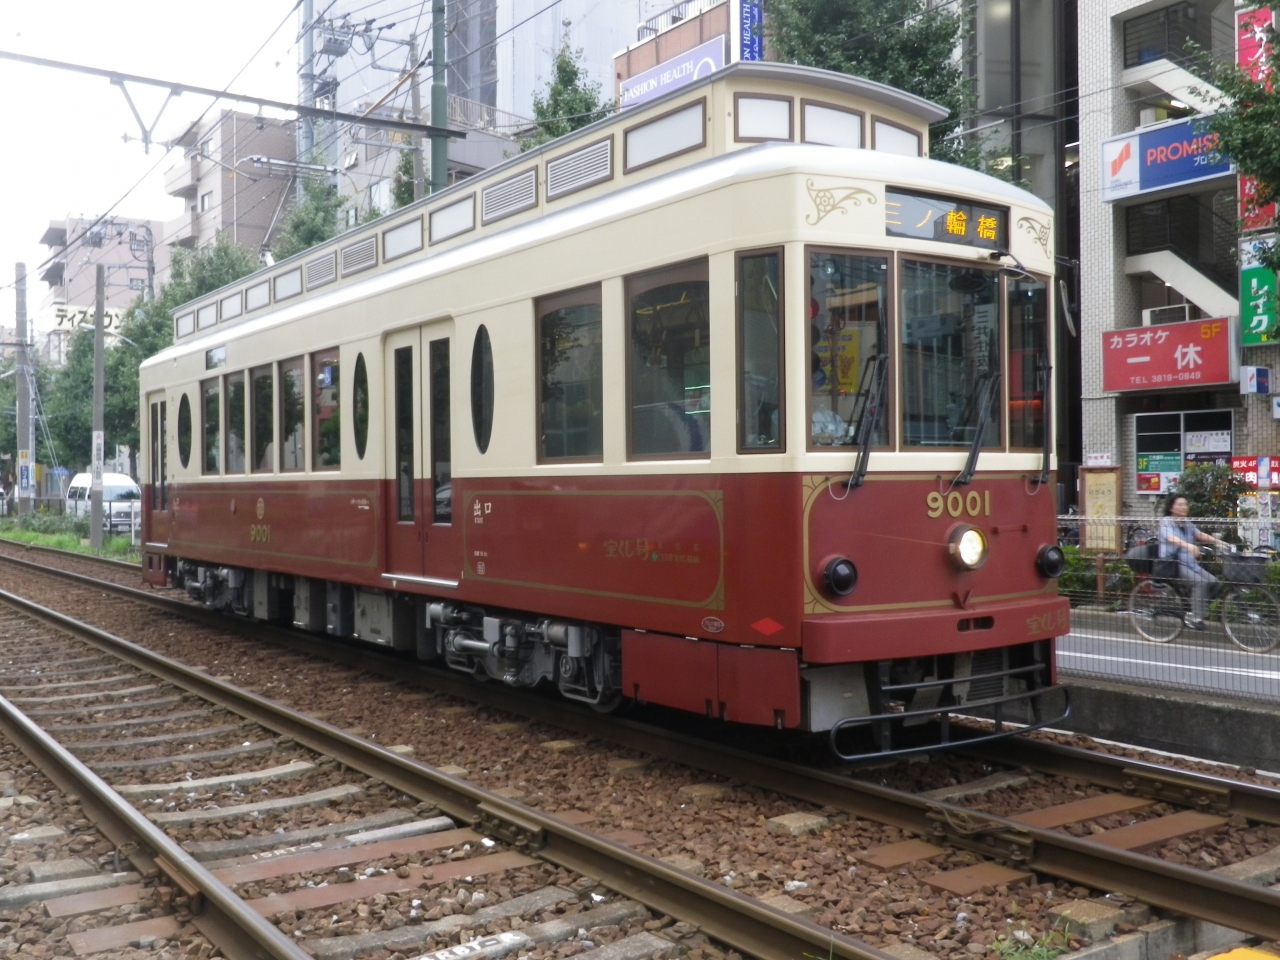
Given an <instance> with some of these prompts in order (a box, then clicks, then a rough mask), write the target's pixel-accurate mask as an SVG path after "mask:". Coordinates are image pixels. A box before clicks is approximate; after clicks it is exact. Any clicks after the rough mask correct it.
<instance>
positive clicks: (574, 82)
mask: <svg viewBox="0 0 1280 960" xmlns="http://www.w3.org/2000/svg"><path fill="white" fill-rule="evenodd" d="M569 26H570V23H569V21H568V20H566V21H564V28H565V39H564V42H563V43H561V45H560V49H559V50H558V51H557V52H556V56H555V60H553V61H552V64H551V69H552V73H553V77H552V79H551V80H548V81H547V89H546V92H545V93H535V94H534V95H533V116H534V119H535V120H537V122H538V127H537V131H536V132H535V133H533V134H531V135H529V136H527V137H523V138H521V140H520V149H521V150H522V151H523V150H532V149H533V148H534V147H538V146H541V145H542V144H544V143H546V142H548V141H549V140H554V139H556V138H557V137H563V136H564V135H565V134H566V133H572V132H573V131H574V130H577V129H579V128H581V127H585V126H587V125H588V124H590V123H595V122H596V121H597V120H599V119H601V118H602V117H607V116H608V115H609V114H611V113H613V109H614V106H613V102H612V101H602V100H601V99H600V84H598V83H591V82H589V81H587V80H586V79H585V77H584V76H583V67H582V58H583V57H582V51H581V50H572V49H570V47H569V35H568V31H569Z"/></svg>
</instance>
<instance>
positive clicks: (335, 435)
mask: <svg viewBox="0 0 1280 960" xmlns="http://www.w3.org/2000/svg"><path fill="white" fill-rule="evenodd" d="M311 384H312V393H311V436H312V438H313V439H312V443H313V444H314V445H315V450H314V451H313V454H312V467H313V469H316V470H337V469H338V468H339V467H341V466H342V421H341V418H340V411H341V406H340V405H339V402H338V401H339V394H338V389H339V386H340V385H341V377H340V376H339V364H338V351H337V350H336V349H334V350H325V351H324V352H323V353H317V354H313V355H312V357H311Z"/></svg>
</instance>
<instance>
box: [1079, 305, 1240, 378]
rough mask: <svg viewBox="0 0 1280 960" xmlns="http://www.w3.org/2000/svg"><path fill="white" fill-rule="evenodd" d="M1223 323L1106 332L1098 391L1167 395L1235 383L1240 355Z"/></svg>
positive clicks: (1194, 322) (1229, 327)
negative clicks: (1183, 389)
mask: <svg viewBox="0 0 1280 960" xmlns="http://www.w3.org/2000/svg"><path fill="white" fill-rule="evenodd" d="M1234 332H1235V328H1234V327H1233V325H1232V324H1231V322H1230V321H1229V320H1228V319H1227V318H1226V317H1219V318H1216V319H1213V320H1190V321H1187V322H1186V323H1163V324H1160V325H1159V326H1154V327H1135V328H1133V329H1130V330H1108V331H1105V332H1103V334H1102V389H1103V390H1105V391H1107V392H1108V393H1110V392H1119V391H1124V390H1167V389H1170V388H1174V387H1203V386H1208V385H1210V384H1217V383H1235V382H1236V381H1237V380H1238V379H1239V360H1238V355H1239V351H1238V350H1237V349H1236V348H1235V343H1234V341H1235V336H1234Z"/></svg>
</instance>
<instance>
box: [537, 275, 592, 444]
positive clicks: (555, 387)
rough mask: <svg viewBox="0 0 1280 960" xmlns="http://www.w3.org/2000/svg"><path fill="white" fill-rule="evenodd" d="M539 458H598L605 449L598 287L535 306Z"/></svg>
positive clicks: (547, 299) (562, 295)
mask: <svg viewBox="0 0 1280 960" xmlns="http://www.w3.org/2000/svg"><path fill="white" fill-rule="evenodd" d="M536 313H537V316H538V384H539V389H540V393H541V397H540V406H539V410H538V413H539V418H538V424H539V428H540V437H539V447H538V456H539V457H540V459H542V460H560V459H577V460H599V459H600V458H601V457H602V456H603V450H604V418H603V414H602V409H601V408H602V405H603V395H604V374H603V368H602V360H601V348H600V286H599V285H598V284H597V285H595V286H591V287H584V288H582V289H581V290H573V291H570V292H569V293H563V294H558V295H556V296H552V297H543V298H542V299H541V300H539V301H538V303H537V308H536Z"/></svg>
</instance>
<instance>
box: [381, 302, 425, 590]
mask: <svg viewBox="0 0 1280 960" xmlns="http://www.w3.org/2000/svg"><path fill="white" fill-rule="evenodd" d="M383 350H384V356H383V369H384V370H385V371H386V376H385V378H384V382H385V384H386V391H387V397H386V411H387V430H386V434H385V436H386V445H385V456H386V471H387V472H386V477H387V478H388V479H387V480H386V481H385V489H386V501H385V502H386V504H387V510H386V524H387V572H388V573H390V574H396V573H402V574H406V575H408V576H412V577H420V576H422V561H423V551H424V546H425V535H426V526H427V524H429V523H431V504H429V503H423V502H422V487H421V485H420V484H419V482H418V481H419V480H420V478H421V477H422V473H423V471H422V463H423V450H422V425H421V422H420V420H421V413H422V387H421V384H422V333H421V331H420V330H418V329H417V328H416V327H415V328H414V329H413V330H404V331H400V332H398V333H393V334H391V335H390V336H389V337H387V339H386V341H385V343H384V346H383Z"/></svg>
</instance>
